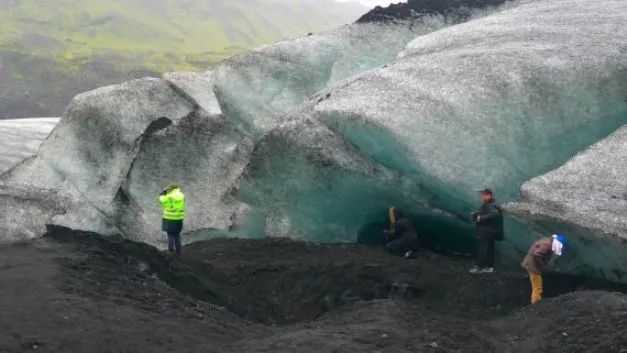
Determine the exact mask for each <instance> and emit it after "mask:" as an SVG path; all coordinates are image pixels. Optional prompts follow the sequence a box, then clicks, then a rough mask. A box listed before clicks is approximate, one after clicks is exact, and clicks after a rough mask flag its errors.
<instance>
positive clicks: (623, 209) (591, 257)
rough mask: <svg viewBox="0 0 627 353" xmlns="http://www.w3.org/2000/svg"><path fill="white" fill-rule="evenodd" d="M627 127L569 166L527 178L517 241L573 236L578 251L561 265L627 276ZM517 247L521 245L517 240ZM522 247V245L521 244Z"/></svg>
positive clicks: (513, 208)
mask: <svg viewBox="0 0 627 353" xmlns="http://www.w3.org/2000/svg"><path fill="white" fill-rule="evenodd" d="M626 169H627V125H625V126H623V127H622V128H620V129H619V130H618V131H616V132H615V133H613V134H612V135H610V136H609V137H608V138H606V139H604V140H602V141H601V142H599V143H597V144H595V145H593V146H592V147H590V148H589V149H587V150H586V151H584V152H582V153H581V154H578V155H577V156H575V157H574V158H573V159H571V160H569V161H568V162H567V163H566V164H564V165H563V166H561V167H559V168H558V169H555V170H553V171H551V172H549V173H547V174H544V175H542V176H539V177H536V178H533V179H531V180H530V181H527V182H526V183H524V184H523V186H522V188H521V195H522V197H521V200H519V201H517V202H515V203H511V204H508V205H507V206H506V207H507V209H508V211H509V213H510V214H512V215H514V216H515V218H516V221H517V223H518V227H519V228H520V229H522V230H524V232H520V230H518V233H521V234H520V237H519V238H518V240H519V241H518V242H517V243H520V242H522V241H521V240H523V239H524V240H526V238H525V237H524V235H527V237H529V236H530V235H534V234H538V233H539V234H552V233H556V232H561V233H564V234H567V235H569V236H570V238H571V240H572V242H573V243H574V246H571V248H572V249H574V253H573V254H568V253H567V254H566V255H567V256H566V257H565V260H566V261H560V266H561V267H562V268H565V269H569V270H571V271H576V272H579V273H587V274H589V275H594V276H599V277H604V278H608V279H612V280H620V281H625V280H627V277H626V276H627V257H625V256H624V254H625V253H626V252H627V178H625V175H626V174H627V171H626ZM516 245H518V244H516ZM519 246H523V245H519Z"/></svg>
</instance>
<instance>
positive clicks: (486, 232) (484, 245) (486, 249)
mask: <svg viewBox="0 0 627 353" xmlns="http://www.w3.org/2000/svg"><path fill="white" fill-rule="evenodd" d="M479 193H480V195H481V207H480V208H479V211H478V212H475V213H473V214H472V220H473V222H474V223H475V226H476V236H477V253H476V256H477V263H476V266H475V267H473V268H472V269H471V270H470V273H493V272H494V260H495V251H496V250H495V245H496V241H497V240H503V236H504V235H503V213H502V212H501V208H500V207H499V206H498V205H497V204H496V200H495V199H494V193H493V192H492V190H490V189H484V190H481V191H479Z"/></svg>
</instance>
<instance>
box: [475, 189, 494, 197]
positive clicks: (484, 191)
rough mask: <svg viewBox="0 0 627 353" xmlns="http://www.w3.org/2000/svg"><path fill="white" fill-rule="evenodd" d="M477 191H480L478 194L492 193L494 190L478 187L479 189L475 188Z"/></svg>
mask: <svg viewBox="0 0 627 353" xmlns="http://www.w3.org/2000/svg"><path fill="white" fill-rule="evenodd" d="M477 192H478V193H480V194H489V195H494V192H492V189H489V188H485V189H479V190H477Z"/></svg>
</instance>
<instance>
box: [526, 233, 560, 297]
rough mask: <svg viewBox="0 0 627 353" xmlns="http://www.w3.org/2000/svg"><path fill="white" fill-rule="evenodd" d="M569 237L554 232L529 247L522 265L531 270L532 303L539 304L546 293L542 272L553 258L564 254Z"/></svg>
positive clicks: (528, 270)
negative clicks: (549, 236)
mask: <svg viewBox="0 0 627 353" xmlns="http://www.w3.org/2000/svg"><path fill="white" fill-rule="evenodd" d="M567 244H568V239H567V238H566V237H565V236H564V235H561V234H554V235H553V236H552V237H551V238H542V239H540V240H538V241H536V242H535V243H533V245H531V247H530V248H529V252H528V253H527V256H525V259H524V260H523V262H522V263H521V266H522V267H523V268H524V269H525V270H527V272H529V280H530V281H531V304H537V303H539V302H540V301H541V300H542V295H543V294H544V281H543V279H542V273H544V271H546V269H547V268H548V267H549V266H550V264H551V260H552V259H555V258H557V257H559V256H562V254H563V252H564V249H565V248H566V245H567Z"/></svg>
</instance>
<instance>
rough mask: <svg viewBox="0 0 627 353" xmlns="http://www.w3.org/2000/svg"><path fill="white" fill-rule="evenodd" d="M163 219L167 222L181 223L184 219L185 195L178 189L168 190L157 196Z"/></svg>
mask: <svg viewBox="0 0 627 353" xmlns="http://www.w3.org/2000/svg"><path fill="white" fill-rule="evenodd" d="M159 202H160V203H161V209H162V210H163V219H165V220H168V221H182V220H184V219H185V195H184V194H183V192H182V191H181V189H179V188H175V189H172V190H170V191H169V192H168V193H166V194H165V195H161V196H159Z"/></svg>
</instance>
